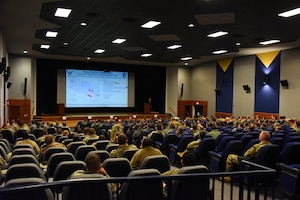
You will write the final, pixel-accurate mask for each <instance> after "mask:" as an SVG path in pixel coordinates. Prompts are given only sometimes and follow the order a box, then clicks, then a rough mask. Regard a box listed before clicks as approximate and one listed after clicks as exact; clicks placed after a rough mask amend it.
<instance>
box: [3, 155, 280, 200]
mask: <svg viewBox="0 0 300 200" xmlns="http://www.w3.org/2000/svg"><path fill="white" fill-rule="evenodd" d="M241 163H242V164H247V165H252V166H254V167H256V168H259V169H253V170H250V171H233V172H203V173H193V174H177V175H169V176H163V175H153V176H134V177H110V178H84V179H69V180H60V181H53V182H46V183H41V184H37V185H26V186H15V187H0V195H1V194H2V193H7V192H17V191H21V190H22V191H23V190H37V189H46V188H57V187H64V186H71V185H75V184H84V183H87V182H90V183H96V182H97V183H124V182H136V181H143V182H145V181H153V180H161V181H166V182H168V183H172V181H173V180H184V179H191V178H193V179H197V178H203V177H208V178H209V179H211V180H213V186H212V190H213V192H214V184H215V183H214V181H215V180H216V179H218V180H221V181H222V184H224V180H223V177H225V176H235V177H240V178H242V179H243V177H244V176H255V177H263V176H267V177H268V179H270V177H272V176H270V175H275V174H276V170H275V169H271V168H268V167H265V166H262V165H259V164H256V163H253V162H251V161H247V160H241ZM242 179H241V180H242ZM240 184H241V183H240ZM231 185H232V183H231ZM239 187H240V188H242V190H243V188H244V185H243V184H242V185H239ZM168 189H171V190H172V188H171V187H170V188H168ZM248 189H249V188H248ZM273 191H274V186H273ZM222 192H223V191H222ZM248 192H249V191H248ZM255 192H259V191H255ZM272 194H273V199H274V193H272ZM222 195H224V194H223V193H222ZM225 195H228V194H227V193H226V194H225ZM255 195H257V194H256V193H255ZM213 199H214V198H213ZM241 199H243V198H241Z"/></svg>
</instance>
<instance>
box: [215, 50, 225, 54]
mask: <svg viewBox="0 0 300 200" xmlns="http://www.w3.org/2000/svg"><path fill="white" fill-rule="evenodd" d="M227 52H228V51H227V50H217V51H214V52H212V53H213V54H222V53H227Z"/></svg>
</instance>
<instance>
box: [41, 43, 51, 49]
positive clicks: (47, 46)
mask: <svg viewBox="0 0 300 200" xmlns="http://www.w3.org/2000/svg"><path fill="white" fill-rule="evenodd" d="M49 48H50V45H49V44H42V45H41V49H49Z"/></svg>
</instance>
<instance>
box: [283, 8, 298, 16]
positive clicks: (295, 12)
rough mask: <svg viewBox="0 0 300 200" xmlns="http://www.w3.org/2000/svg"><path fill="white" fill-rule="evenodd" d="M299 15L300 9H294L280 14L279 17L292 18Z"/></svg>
mask: <svg viewBox="0 0 300 200" xmlns="http://www.w3.org/2000/svg"><path fill="white" fill-rule="evenodd" d="M299 14H300V8H295V9H292V10H289V11H286V12H282V13H279V14H278V16H280V17H292V16H295V15H299Z"/></svg>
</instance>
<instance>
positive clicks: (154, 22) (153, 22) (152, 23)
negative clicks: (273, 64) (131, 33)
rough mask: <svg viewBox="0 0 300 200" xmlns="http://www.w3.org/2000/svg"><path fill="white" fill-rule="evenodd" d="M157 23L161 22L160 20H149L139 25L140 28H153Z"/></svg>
mask: <svg viewBox="0 0 300 200" xmlns="http://www.w3.org/2000/svg"><path fill="white" fill-rule="evenodd" d="M159 24H161V22H158V21H149V22H147V23H145V24H143V25H142V26H141V27H142V28H153V27H155V26H157V25H159Z"/></svg>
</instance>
